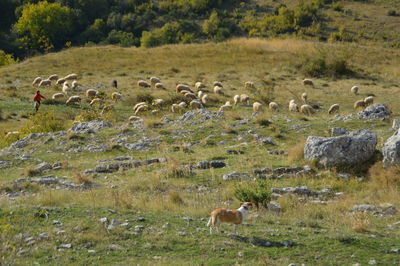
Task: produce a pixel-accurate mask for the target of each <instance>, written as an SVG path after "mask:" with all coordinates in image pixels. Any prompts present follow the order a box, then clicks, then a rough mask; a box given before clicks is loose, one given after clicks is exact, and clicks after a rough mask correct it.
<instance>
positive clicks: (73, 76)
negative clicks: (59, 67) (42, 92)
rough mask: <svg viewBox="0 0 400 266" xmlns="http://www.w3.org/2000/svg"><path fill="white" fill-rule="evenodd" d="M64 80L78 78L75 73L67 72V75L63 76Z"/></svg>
mask: <svg viewBox="0 0 400 266" xmlns="http://www.w3.org/2000/svg"><path fill="white" fill-rule="evenodd" d="M64 78H65V79H66V80H74V79H78V75H77V74H69V75H67V76H65V77H64Z"/></svg>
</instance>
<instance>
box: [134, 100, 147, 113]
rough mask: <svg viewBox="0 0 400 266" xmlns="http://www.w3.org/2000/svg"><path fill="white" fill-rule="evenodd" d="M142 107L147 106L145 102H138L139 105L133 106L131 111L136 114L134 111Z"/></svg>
mask: <svg viewBox="0 0 400 266" xmlns="http://www.w3.org/2000/svg"><path fill="white" fill-rule="evenodd" d="M142 105H147V103H146V102H140V103H137V104H135V106H134V107H133V111H134V112H136V110H137V109H138V108H139V107H140V106H142Z"/></svg>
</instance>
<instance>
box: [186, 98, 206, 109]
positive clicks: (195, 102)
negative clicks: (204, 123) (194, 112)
mask: <svg viewBox="0 0 400 266" xmlns="http://www.w3.org/2000/svg"><path fill="white" fill-rule="evenodd" d="M189 106H190V108H192V109H201V108H202V107H203V105H202V104H201V102H200V101H199V100H193V101H191V102H190V103H189Z"/></svg>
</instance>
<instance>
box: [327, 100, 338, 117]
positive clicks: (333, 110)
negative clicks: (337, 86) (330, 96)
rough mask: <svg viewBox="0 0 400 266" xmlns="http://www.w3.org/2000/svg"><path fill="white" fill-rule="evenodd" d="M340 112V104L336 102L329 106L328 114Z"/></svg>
mask: <svg viewBox="0 0 400 266" xmlns="http://www.w3.org/2000/svg"><path fill="white" fill-rule="evenodd" d="M337 112H339V104H337V103H335V104H333V105H332V106H331V107H329V110H328V114H330V115H331V114H334V113H337Z"/></svg>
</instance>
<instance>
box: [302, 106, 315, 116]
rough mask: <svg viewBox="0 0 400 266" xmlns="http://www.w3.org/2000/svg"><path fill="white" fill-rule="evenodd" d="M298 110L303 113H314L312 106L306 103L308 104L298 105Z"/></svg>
mask: <svg viewBox="0 0 400 266" xmlns="http://www.w3.org/2000/svg"><path fill="white" fill-rule="evenodd" d="M300 112H301V113H302V114H305V115H312V114H315V110H314V108H312V106H311V105H308V104H303V105H302V106H301V107H300Z"/></svg>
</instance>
